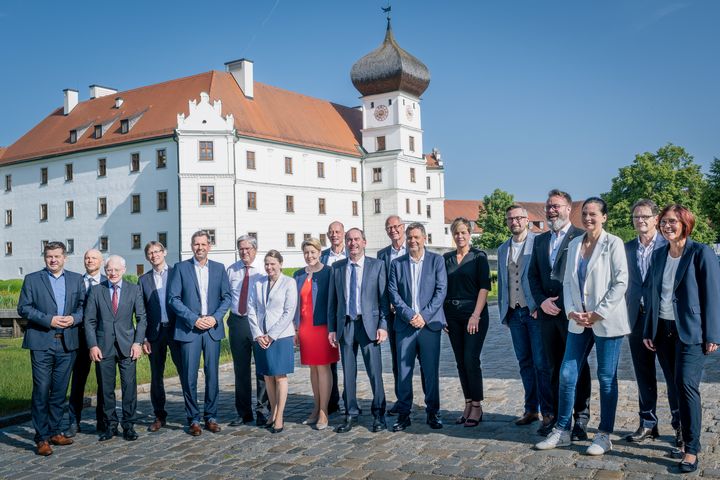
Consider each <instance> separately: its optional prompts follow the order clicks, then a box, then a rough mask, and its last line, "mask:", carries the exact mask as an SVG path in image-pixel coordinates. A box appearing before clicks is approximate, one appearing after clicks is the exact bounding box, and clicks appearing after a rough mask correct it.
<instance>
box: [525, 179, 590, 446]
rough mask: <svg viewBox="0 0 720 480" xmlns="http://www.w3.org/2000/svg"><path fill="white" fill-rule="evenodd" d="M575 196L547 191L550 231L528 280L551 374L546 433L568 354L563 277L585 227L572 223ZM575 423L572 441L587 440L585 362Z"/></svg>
mask: <svg viewBox="0 0 720 480" xmlns="http://www.w3.org/2000/svg"><path fill="white" fill-rule="evenodd" d="M571 209H572V198H571V197H570V194H568V193H567V192H563V191H561V190H558V189H554V190H550V192H548V199H547V201H546V202H545V219H546V220H547V225H548V228H549V230H548V231H547V232H545V233H542V234H540V235H538V236H537V237H536V238H535V244H534V247H533V254H532V260H531V262H530V270H529V271H528V279H529V280H530V290H531V291H532V296H533V299H534V300H535V304H536V305H538V306H539V307H538V308H537V309H536V310H535V312H534V313H533V316H534V317H535V318H537V319H538V320H539V321H540V333H541V336H542V340H543V348H544V350H545V357H546V360H547V362H548V368H549V370H550V375H551V379H552V380H551V387H552V388H551V392H552V405H553V414H552V415H549V416H547V417H543V422H542V425H541V426H540V428H539V429H538V433H539V434H540V435H543V436H547V435H548V434H549V433H550V432H551V431H552V428H553V425H554V424H555V420H556V417H557V412H558V388H559V386H560V379H559V374H560V365H561V364H562V360H563V356H564V355H565V342H566V340H567V335H568V319H567V316H566V314H565V312H564V311H563V308H564V303H563V278H564V276H565V264H566V263H567V248H568V244H569V243H570V240H572V239H573V238H575V237H577V236H579V235H582V233H583V230H581V229H579V228H576V227H574V226H573V225H572V224H571V223H570V211H571ZM573 410H574V415H573V416H574V418H575V426H574V427H573V429H572V433H571V438H572V440H587V438H588V437H587V422H588V420H589V419H590V369H589V367H588V365H587V363H585V365H583V367H582V369H581V370H580V375H579V377H578V382H577V387H576V389H575V405H574V409H573Z"/></svg>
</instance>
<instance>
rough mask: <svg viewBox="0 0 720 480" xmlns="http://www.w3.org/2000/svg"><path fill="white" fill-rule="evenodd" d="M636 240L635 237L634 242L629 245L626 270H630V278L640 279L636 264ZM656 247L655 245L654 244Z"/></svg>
mask: <svg viewBox="0 0 720 480" xmlns="http://www.w3.org/2000/svg"><path fill="white" fill-rule="evenodd" d="M638 241H639V240H638V239H637V237H635V240H633V241H632V242H631V243H630V250H629V251H628V252H627V254H628V259H627V260H628V268H629V269H630V278H640V269H639V268H638V264H637V249H638ZM656 246H657V243H656Z"/></svg>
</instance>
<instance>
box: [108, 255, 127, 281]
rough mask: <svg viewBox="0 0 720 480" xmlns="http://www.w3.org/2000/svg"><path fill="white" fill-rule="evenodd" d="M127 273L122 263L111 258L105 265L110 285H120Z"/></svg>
mask: <svg viewBox="0 0 720 480" xmlns="http://www.w3.org/2000/svg"><path fill="white" fill-rule="evenodd" d="M124 273H125V267H124V266H123V264H122V262H120V261H118V260H115V259H114V258H111V259H109V260H108V261H107V263H105V275H107V278H108V280H109V281H110V283H113V284H115V283H118V282H119V281H120V280H122V276H123V274H124Z"/></svg>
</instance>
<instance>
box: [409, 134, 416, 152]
mask: <svg viewBox="0 0 720 480" xmlns="http://www.w3.org/2000/svg"><path fill="white" fill-rule="evenodd" d="M408 140H409V141H410V151H411V152H414V151H415V137H413V136H412V135H410V136H409V137H408Z"/></svg>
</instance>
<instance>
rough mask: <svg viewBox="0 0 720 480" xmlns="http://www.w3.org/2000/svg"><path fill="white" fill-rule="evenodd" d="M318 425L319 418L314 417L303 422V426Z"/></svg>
mask: <svg viewBox="0 0 720 480" xmlns="http://www.w3.org/2000/svg"><path fill="white" fill-rule="evenodd" d="M316 423H318V417H313V416H312V415H311V416H309V417H308V418H306V419H305V420H303V422H302V424H303V425H315V424H316Z"/></svg>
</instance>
